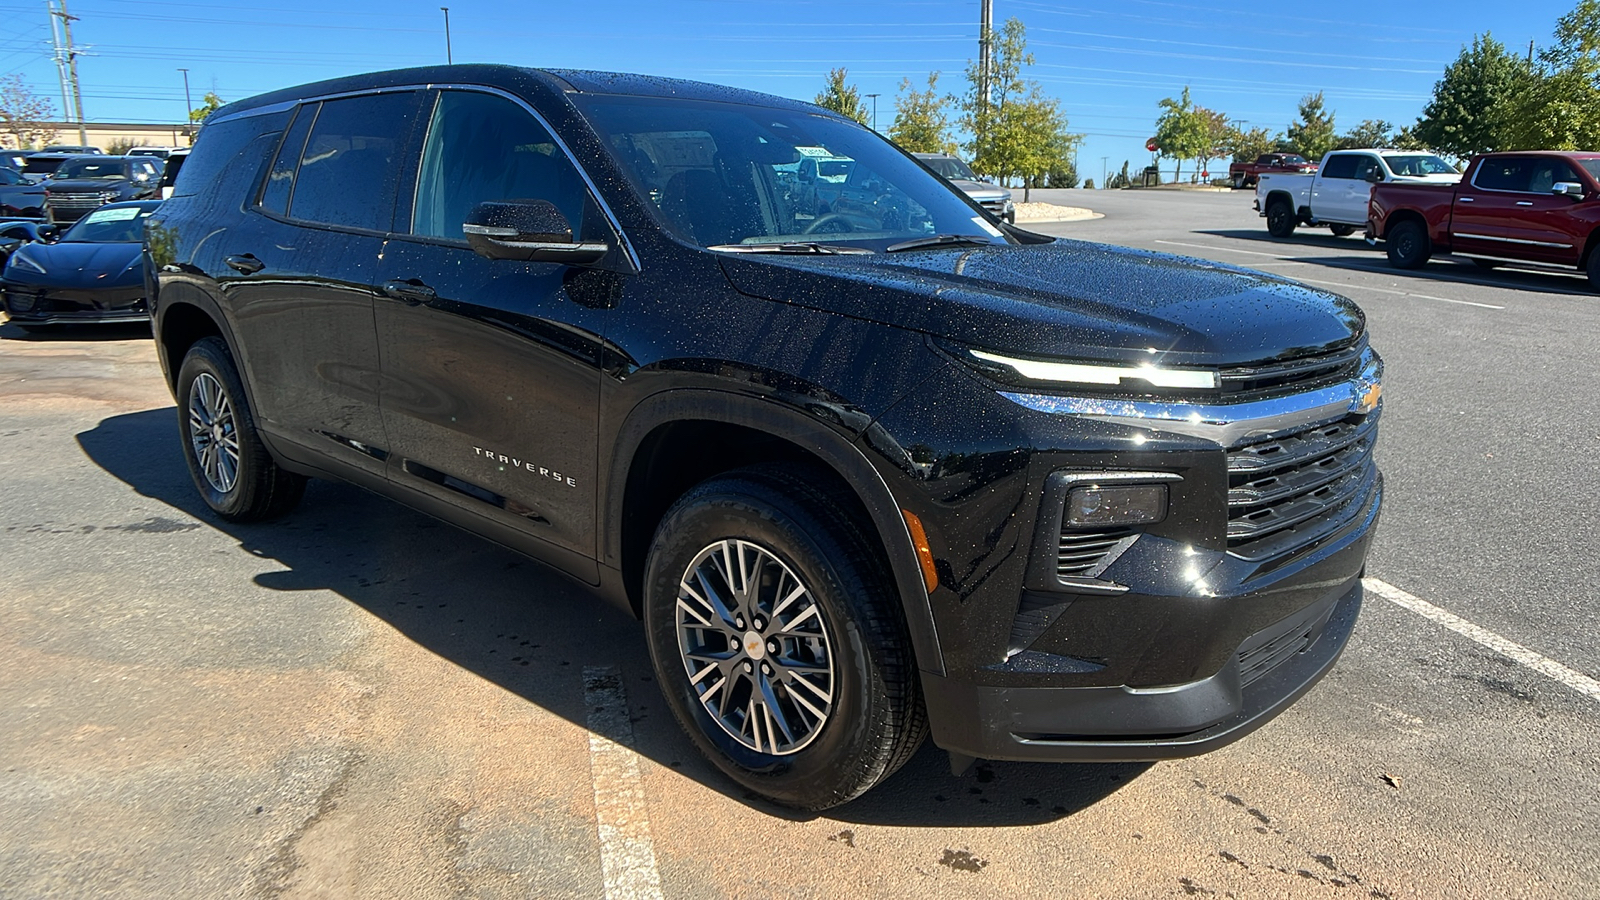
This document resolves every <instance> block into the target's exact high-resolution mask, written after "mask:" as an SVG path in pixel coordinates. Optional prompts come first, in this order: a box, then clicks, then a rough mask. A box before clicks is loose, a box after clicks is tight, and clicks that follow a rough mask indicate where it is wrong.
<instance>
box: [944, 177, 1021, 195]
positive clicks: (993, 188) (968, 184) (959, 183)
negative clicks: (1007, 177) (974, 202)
mask: <svg viewBox="0 0 1600 900" xmlns="http://www.w3.org/2000/svg"><path fill="white" fill-rule="evenodd" d="M950 183H951V184H953V185H955V186H956V187H958V188H960V189H961V192H962V193H963V194H966V195H968V196H970V197H977V196H991V197H1009V196H1011V191H1010V190H1009V189H1007V188H1003V187H1001V186H1000V185H998V184H991V183H990V182H987V181H973V180H972V179H970V178H952V179H950Z"/></svg>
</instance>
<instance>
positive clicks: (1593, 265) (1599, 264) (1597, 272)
mask: <svg viewBox="0 0 1600 900" xmlns="http://www.w3.org/2000/svg"><path fill="white" fill-rule="evenodd" d="M1584 271H1585V272H1587V273H1588V275H1589V287H1591V288H1593V289H1594V290H1597V291H1600V247H1596V248H1594V249H1591V250H1590V251H1589V259H1588V262H1587V263H1586V264H1585V265H1584Z"/></svg>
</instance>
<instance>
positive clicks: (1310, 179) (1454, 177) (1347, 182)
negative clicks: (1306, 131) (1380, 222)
mask: <svg viewBox="0 0 1600 900" xmlns="http://www.w3.org/2000/svg"><path fill="white" fill-rule="evenodd" d="M1460 180H1461V173H1460V172H1458V171H1456V167H1455V166H1452V165H1450V164H1449V163H1448V162H1445V161H1444V160H1443V159H1440V158H1439V157H1437V156H1435V155H1433V154H1432V153H1428V152H1427V151H1423V150H1335V151H1333V152H1332V153H1329V154H1328V155H1327V156H1324V157H1323V158H1322V164H1321V167H1320V168H1319V169H1318V170H1317V172H1316V173H1315V174H1313V175H1296V174H1290V173H1287V172H1263V173H1262V174H1261V179H1260V181H1258V182H1257V183H1256V203H1255V207H1256V209H1257V210H1258V211H1259V212H1260V213H1261V215H1263V216H1265V217H1266V219H1267V230H1268V231H1270V232H1271V233H1272V236H1273V237H1288V236H1289V235H1291V234H1293V233H1294V229H1295V226H1297V225H1319V226H1320V225H1326V226H1328V227H1329V228H1330V229H1332V230H1333V233H1334V234H1336V235H1338V236H1339V237H1344V236H1345V235H1348V234H1353V233H1355V232H1356V231H1359V230H1360V229H1362V228H1363V227H1365V226H1366V224H1367V201H1368V200H1369V199H1371V197H1372V186H1373V185H1374V184H1386V183H1389V182H1395V181H1400V182H1410V183H1413V184H1430V183H1432V184H1455V183H1456V182H1457V181H1460Z"/></svg>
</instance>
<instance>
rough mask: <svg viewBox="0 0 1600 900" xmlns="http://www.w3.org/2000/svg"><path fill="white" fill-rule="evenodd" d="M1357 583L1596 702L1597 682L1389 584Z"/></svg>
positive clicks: (1599, 693)
mask: <svg viewBox="0 0 1600 900" xmlns="http://www.w3.org/2000/svg"><path fill="white" fill-rule="evenodd" d="M1361 583H1362V585H1364V586H1365V587H1366V589H1367V590H1369V591H1371V592H1372V593H1374V594H1377V595H1378V596H1380V597H1382V598H1383V599H1385V600H1387V601H1389V602H1390V603H1393V604H1394V605H1396V606H1400V607H1404V608H1405V609H1409V610H1411V611H1412V612H1414V613H1416V614H1417V615H1419V616H1422V617H1423V618H1424V619H1429V620H1431V621H1434V622H1437V623H1439V624H1440V625H1443V626H1444V627H1446V628H1448V629H1450V630H1451V631H1454V632H1455V633H1457V634H1460V635H1464V636H1466V637H1468V638H1471V639H1472V640H1474V641H1477V642H1478V643H1479V644H1482V645H1483V646H1485V647H1488V648H1489V649H1490V650H1493V651H1494V652H1496V653H1498V654H1500V655H1501V656H1504V657H1506V658H1508V659H1512V660H1515V661H1517V662H1519V663H1521V664H1523V665H1524V666H1527V667H1528V668H1530V669H1532V670H1533V671H1535V672H1538V673H1539V674H1540V675H1543V676H1545V677H1546V678H1553V679H1555V680H1556V681H1559V682H1561V683H1562V684H1564V685H1566V686H1567V687H1569V688H1572V689H1573V690H1575V691H1577V692H1578V693H1580V694H1583V695H1584V696H1586V697H1588V698H1589V699H1591V700H1600V681H1596V680H1595V679H1593V678H1590V677H1589V676H1588V675H1585V674H1583V673H1582V672H1579V671H1577V670H1575V669H1569V668H1567V667H1566V666H1564V665H1562V664H1561V663H1558V662H1556V661H1555V660H1553V659H1550V658H1549V657H1546V656H1541V655H1539V654H1538V653H1535V652H1534V651H1532V650H1529V649H1528V648H1527V647H1524V646H1522V645H1521V644H1518V643H1516V642H1514V641H1508V640H1506V639H1505V638H1503V637H1501V636H1500V635H1498V634H1495V633H1494V632H1492V631H1489V630H1488V629H1486V628H1482V627H1479V626H1477V625H1474V624H1472V623H1471V622H1468V621H1467V620H1466V619H1463V618H1461V617H1460V616H1458V615H1456V614H1455V613H1452V612H1449V611H1447V610H1444V609H1440V608H1439V607H1437V606H1434V605H1433V604H1432V603H1429V602H1428V601H1426V600H1423V599H1422V598H1421V597H1417V596H1415V595H1413V594H1408V593H1406V592H1405V591H1402V590H1400V589H1399V588H1397V587H1395V586H1394V585H1392V584H1389V583H1387V582H1384V581H1379V580H1378V579H1376V578H1363V579H1361Z"/></svg>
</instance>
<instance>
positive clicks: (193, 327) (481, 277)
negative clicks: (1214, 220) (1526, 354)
mask: <svg viewBox="0 0 1600 900" xmlns="http://www.w3.org/2000/svg"><path fill="white" fill-rule="evenodd" d="M820 155H826V156H827V157H829V158H848V159H850V160H852V161H853V165H854V167H855V168H856V170H857V171H856V175H857V176H858V177H857V179H856V180H857V182H858V183H859V184H860V185H862V186H863V190H865V188H866V186H867V185H871V187H872V191H873V196H872V198H870V202H868V200H866V199H863V200H862V201H861V202H857V203H852V204H851V206H850V208H849V209H848V210H840V211H831V212H826V213H822V212H819V210H818V209H817V208H816V207H815V206H814V205H810V204H807V203H804V202H802V201H801V198H799V197H798V196H797V194H796V193H795V186H796V184H797V181H796V179H795V178H794V177H793V175H794V171H795V168H796V164H797V163H798V162H799V161H800V160H801V159H802V158H804V157H806V156H820ZM146 237H147V244H148V250H149V254H150V257H151V258H150V259H149V260H148V262H147V266H148V271H149V273H150V276H151V277H152V278H153V279H154V281H155V284H154V285H153V286H152V289H151V292H150V300H151V309H152V314H153V317H154V321H155V330H156V336H157V343H158V347H159V352H160V356H161V361H162V365H163V367H164V369H165V371H166V373H167V376H168V378H169V381H170V383H171V386H172V389H173V392H174V394H175V396H176V397H177V400H178V405H179V409H180V414H179V416H178V422H179V429H180V432H181V434H182V444H183V447H184V451H185V453H186V455H187V459H188V464H189V468H190V470H191V472H192V474H193V476H194V482H195V485H196V486H197V487H198V489H199V491H200V493H201V495H202V496H203V497H204V498H205V501H206V502H207V503H208V504H209V505H210V506H211V508H212V509H213V510H215V511H216V512H217V513H218V514H219V515H221V516H222V517H224V518H227V519H231V520H250V519H259V518H265V517H269V516H273V515H277V514H281V513H284V512H285V511H287V510H289V509H290V508H291V507H293V506H294V505H295V503H296V502H297V501H298V500H299V499H300V496H301V491H302V488H303V486H304V479H305V478H306V477H307V476H324V477H333V478H340V479H345V480H348V481H352V482H355V483H357V484H361V485H364V486H366V487H369V488H371V489H373V490H376V491H379V492H381V493H384V494H387V495H389V496H391V497H394V498H395V499H397V500H400V501H401V502H404V503H406V504H409V505H411V506H414V507H416V508H418V509H421V510H424V511H426V512H428V513H431V514H433V515H435V516H438V517H439V518H442V519H445V520H447V521H450V522H453V523H456V524H458V525H461V526H463V527H465V528H467V529H469V530H471V531H474V532H476V533H478V534H481V535H484V536H486V537H488V538H490V539H492V540H495V541H498V542H500V543H502V544H505V545H507V546H509V547H513V548H516V549H517V550H520V551H522V552H524V553H526V554H528V555H530V556H533V557H536V558H538V559H540V560H543V561H545V562H546V563H548V564H550V565H551V566H553V567H555V568H556V569H559V570H561V571H562V572H565V573H567V574H568V575H570V576H572V577H573V578H576V579H577V580H579V581H581V582H583V583H585V584H587V585H590V586H592V587H593V589H594V590H595V592H596V593H597V594H598V595H600V596H602V597H604V598H607V599H609V600H613V601H615V602H617V603H619V604H622V605H623V606H625V607H627V608H629V609H631V610H632V611H634V612H635V613H637V614H639V615H641V616H642V617H643V619H644V626H645V630H646V635H647V640H648V644H649V647H650V650H651V653H652V657H653V661H654V665H655V671H656V673H657V675H658V676H659V681H660V684H661V688H662V691H663V693H664V694H665V697H666V700H667V702H668V704H669V706H670V707H671V708H672V710H673V711H674V713H675V714H676V716H677V718H678V719H679V721H680V722H682V723H683V725H684V727H685V728H686V729H687V731H688V732H689V734H690V735H691V736H692V738H693V740H694V741H695V742H696V743H697V744H698V745H699V746H700V748H701V749H702V750H703V751H704V752H705V753H706V754H707V755H708V756H710V758H711V759H713V760H714V761H715V762H716V763H717V764H718V765H719V766H720V767H721V768H722V769H723V770H724V771H725V772H726V773H728V775H729V776H731V777H732V778H734V779H735V780H737V781H738V782H740V783H741V784H742V785H744V786H746V787H747V788H748V789H750V790H752V791H755V792H757V793H759V794H762V795H765V796H767V797H770V798H773V799H775V800H778V801H780V802H782V803H786V804H790V805H794V806H797V807H804V808H813V809H817V808H823V807H827V806H831V805H835V804H838V803H842V802H845V801H847V800H849V799H850V798H852V797H854V796H856V795H858V794H860V793H861V792H862V791H865V790H866V789H868V788H869V787H871V786H872V785H873V784H875V783H877V782H878V781H880V780H882V779H883V778H884V777H886V776H887V775H888V774H889V773H891V772H893V771H894V770H895V769H896V768H897V767H898V766H899V765H901V764H902V763H903V762H904V761H905V760H906V759H907V758H909V756H910V755H911V754H912V753H913V751H914V750H915V749H916V748H917V746H918V745H919V744H920V743H921V741H922V739H923V737H924V735H925V734H926V733H927V732H928V731H929V730H930V729H931V732H932V736H933V740H934V741H935V743H937V744H938V745H939V746H940V747H943V748H945V749H946V750H948V751H949V752H950V754H951V759H952V764H953V765H955V766H956V767H957V768H958V769H959V768H963V767H964V766H965V765H966V764H968V763H970V762H971V760H972V758H974V757H987V758H994V759H1008V760H1148V759H1158V758H1164V757H1172V756H1182V755H1187V754H1194V753H1199V752H1202V751H1206V750H1210V749H1213V748H1215V747H1218V746H1221V745H1223V744H1225V743H1227V742H1229V741H1232V740H1234V739H1236V738H1238V737H1240V736H1241V735H1243V734H1245V733H1247V732H1248V731H1250V730H1251V729H1253V728H1255V727H1256V726H1258V725H1260V724H1261V723H1263V722H1265V721H1267V720H1268V719H1270V718H1271V717H1272V716H1273V715H1275V714H1276V713H1278V712H1280V711H1281V710H1283V709H1284V708H1285V707H1286V706H1287V705H1288V704H1289V703H1290V702H1292V701H1293V700H1294V699H1295V698H1297V697H1299V696H1300V695H1301V694H1302V693H1304V692H1305V691H1306V690H1308V689H1309V688H1310V687H1311V686H1312V684H1314V683H1315V682H1316V681H1317V680H1318V679H1319V678H1321V677H1322V675H1324V674H1325V673H1326V672H1327V671H1328V670H1329V668H1330V667H1331V666H1332V665H1333V664H1334V661H1335V660H1336V659H1337V658H1338V656H1339V654H1340V652H1341V651H1342V650H1343V648H1344V646H1345V643H1346V641H1347V639H1348V638H1349V636H1350V633H1351V629H1352V628H1353V626H1354V624H1355V620H1356V614H1357V611H1358V609H1359V607H1360V604H1361V598H1362V591H1361V583H1360V580H1359V577H1360V575H1361V572H1362V566H1363V563H1364V560H1365V556H1366V552H1367V547H1368V543H1369V541H1370V539H1371V535H1372V533H1373V528H1374V525H1375V523H1376V521H1377V517H1378V509H1379V500H1380V495H1381V481H1380V477H1379V475H1378V472H1377V470H1376V468H1375V467H1374V464H1373V458H1372V451H1373V444H1374V441H1375V440H1376V431H1375V427H1376V423H1377V421H1378V414H1379V396H1380V390H1381V388H1380V375H1381V362H1380V361H1379V359H1378V356H1377V354H1376V353H1374V352H1373V350H1372V349H1370V348H1369V347H1368V346H1367V336H1366V333H1365V320H1364V317H1363V315H1362V312H1361V310H1360V309H1358V308H1357V307H1356V306H1355V304H1353V303H1351V302H1350V301H1348V300H1346V299H1343V298H1341V297H1338V296H1335V295H1332V294H1328V293H1325V292H1322V291H1318V290H1315V289H1313V288H1309V287H1306V286H1304V285H1300V284H1296V283H1293V282H1289V281H1285V280H1283V279H1280V278H1275V277H1273V276H1270V275H1261V274H1256V273H1252V272H1248V271H1244V270H1240V269H1230V268H1225V267H1220V266H1217V265H1215V264H1209V263H1208V264H1200V263H1198V262H1195V261H1190V260H1183V259H1179V258H1175V257H1170V256H1164V255H1161V254H1155V253H1148V252H1143V251H1136V250H1128V249H1122V248H1116V247H1108V246H1102V245H1097V244H1089V243H1083V242H1078V241H1067V240H1056V239H1052V238H1049V237H1045V236H1042V235H1038V234H1032V233H1029V232H1027V231H1023V230H1019V229H1016V228H1014V227H1011V226H1007V225H1004V224H1002V223H1000V222H998V221H996V220H995V219H994V218H993V217H992V216H991V215H989V214H988V213H986V212H985V211H984V210H983V209H982V208H980V207H978V206H977V205H975V204H974V203H973V202H972V201H971V200H970V199H968V198H967V197H965V196H964V195H962V194H961V193H960V192H959V191H957V190H955V189H954V188H952V187H950V185H948V184H947V183H945V182H944V181H942V180H940V179H938V178H936V177H935V176H934V175H933V174H932V173H930V172H929V171H928V170H927V169H926V168H924V167H923V166H922V165H920V164H919V163H918V162H917V161H916V160H915V159H913V158H912V157H910V156H908V155H906V154H905V153H903V152H901V151H900V150H899V149H897V148H896V147H895V146H894V145H892V144H890V143H889V142H887V141H885V140H884V139H883V138H881V137H879V136H878V135H877V134H875V133H873V132H872V131H869V130H868V129H866V128H863V127H861V126H859V125H857V124H855V123H854V122H851V121H849V120H847V119H844V118H841V117H839V116H837V115H834V114H832V113H829V112H826V111H824V110H822V109H819V108H818V107H815V106H811V105H809V104H805V103H800V102H795V101H790V100H784V99H780V98H777V97H772V96H767V95H762V94H755V93H750V92H746V91H741V90H734V89H730V88H722V87H716V86H712V85H706V84H698V83H692V82H685V81H676V80H670V79H662V78H648V77H641V76H632V75H616V74H605V73H596V72H580V71H540V70H532V69H521V68H511V67H501V66H454V67H440V68H425V69H412V70H404V71H396V72H385V73H380V74H375V75H366V76H358V77H350V78H343V79H338V80H334V81H327V82H322V83H319V84H314V85H310V86H307V87H302V88H295V89H290V90H284V91H278V92H275V93H271V94H266V95H263V96H260V97H256V98H253V99H250V100H244V101H240V102H237V103H233V104H230V105H228V106H226V107H224V108H223V109H221V110H218V111H217V112H216V113H214V114H213V115H212V116H211V118H210V119H208V120H207V123H206V127H205V129H204V130H203V131H202V132H201V133H200V137H199V141H198V143H197V145H196V146H195V148H194V152H193V155H192V156H191V158H190V160H189V162H188V164H187V165H186V166H185V167H184V168H183V171H182V174H181V175H180V176H179V177H178V181H177V185H176V188H175V192H174V195H173V197H172V198H171V199H170V200H168V201H167V202H166V203H165V204H164V205H163V206H162V208H161V209H160V210H158V211H157V213H156V214H155V216H153V217H152V218H151V220H150V225H149V227H148V228H147V232H146ZM590 649H592V651H593V652H594V653H595V654H597V655H599V656H604V654H606V653H608V652H610V651H609V650H608V649H607V648H601V647H595V648H590Z"/></svg>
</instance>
